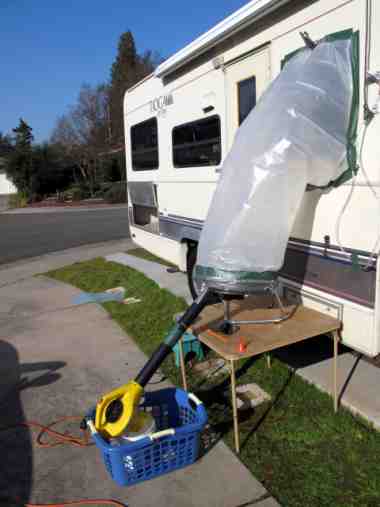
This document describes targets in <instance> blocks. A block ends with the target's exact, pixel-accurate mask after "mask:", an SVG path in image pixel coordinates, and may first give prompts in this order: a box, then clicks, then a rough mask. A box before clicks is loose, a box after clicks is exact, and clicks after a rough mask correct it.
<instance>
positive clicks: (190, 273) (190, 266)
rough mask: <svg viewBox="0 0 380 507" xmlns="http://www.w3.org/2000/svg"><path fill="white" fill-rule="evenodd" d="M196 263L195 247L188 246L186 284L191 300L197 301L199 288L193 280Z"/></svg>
mask: <svg viewBox="0 0 380 507" xmlns="http://www.w3.org/2000/svg"><path fill="white" fill-rule="evenodd" d="M196 261H197V247H196V246H189V249H188V251H187V263H186V271H187V283H188V284H189V289H190V292H191V295H192V297H193V299H197V297H198V295H199V287H198V286H197V284H196V282H195V280H194V268H195V263H196Z"/></svg>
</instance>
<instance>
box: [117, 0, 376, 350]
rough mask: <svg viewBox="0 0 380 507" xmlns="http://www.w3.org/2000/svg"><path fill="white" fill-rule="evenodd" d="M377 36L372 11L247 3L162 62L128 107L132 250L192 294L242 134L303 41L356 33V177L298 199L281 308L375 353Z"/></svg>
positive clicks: (334, 1)
mask: <svg viewBox="0 0 380 507" xmlns="http://www.w3.org/2000/svg"><path fill="white" fill-rule="evenodd" d="M379 27H380V2H379V1H376V0H292V1H289V0H288V1H286V0H254V1H251V2H249V3H248V4H247V5H246V6H245V7H243V8H241V9H240V10H238V11H237V12H235V13H234V14H232V15H231V16H229V17H228V18H226V19H225V20H224V21H222V22H221V23H219V24H218V25H217V26H215V27H214V28H212V29H211V30H210V31H208V32H207V33H205V34H204V35H202V36H200V37H199V38H198V39H196V40H195V41H194V42H192V43H191V44H189V45H188V46H186V47H185V48H183V49H182V50H181V51H179V52H177V53H176V54H174V55H173V56H172V57H170V58H169V59H168V60H166V61H164V62H163V63H162V64H161V65H159V67H158V68H157V69H156V71H155V73H154V74H152V75H151V76H149V77H147V78H146V79H145V80H143V81H142V82H140V83H138V84H137V85H136V86H134V87H133V88H131V89H130V90H128V91H127V93H126V94H125V101H124V117H125V141H126V153H127V179H128V192H129V219H130V229H131V234H132V238H133V241H134V242H135V243H136V244H138V245H140V246H141V247H143V248H145V249H147V250H149V251H151V252H153V253H155V254H156V255H159V256H160V257H163V258H165V259H167V260H169V261H171V262H173V263H175V264H177V265H178V266H179V268H180V269H181V270H182V271H187V273H188V276H189V283H190V287H191V290H192V292H193V294H194V293H196V290H197V288H196V286H195V284H194V283H192V271H193V267H194V263H195V260H196V249H197V242H198V239H199V236H200V232H201V229H202V224H203V222H204V220H205V217H206V214H207V210H208V207H209V204H210V200H211V197H212V195H213V192H214V189H215V186H216V184H217V182H218V176H219V172H220V167H221V163H222V161H223V159H224V157H225V156H226V153H227V152H228V150H229V149H230V147H231V144H232V142H233V139H234V135H235V132H236V130H237V128H238V127H239V125H240V123H241V122H242V121H243V120H244V119H245V117H246V116H247V114H248V113H249V111H250V110H251V109H252V108H253V107H255V104H256V101H257V100H258V99H259V97H260V95H261V94H262V92H263V91H264V90H265V88H266V87H267V86H268V84H269V83H270V81H271V80H272V79H273V78H274V77H275V76H276V75H277V74H278V73H279V72H280V71H281V66H282V62H283V61H284V59H286V58H287V57H289V55H290V54H291V53H292V52H294V51H295V50H297V49H298V48H300V47H302V46H303V41H302V39H301V37H300V32H301V31H302V32H304V31H306V32H308V34H309V36H310V37H311V38H312V39H314V40H318V39H320V38H322V37H324V36H326V35H329V34H332V33H336V32H339V31H344V30H347V29H352V30H354V31H355V32H356V31H357V32H358V33H359V62H358V63H359V65H360V82H358V85H359V86H360V108H359V111H360V116H359V129H358V130H359V135H358V150H359V151H360V152H361V157H359V160H360V167H359V171H358V174H357V177H356V178H355V179H353V178H351V180H349V181H346V182H345V183H343V184H341V185H340V186H338V187H336V188H329V189H327V190H320V189H315V190H310V191H308V192H306V193H305V196H304V200H303V203H302V206H301V210H300V212H299V213H298V216H297V220H296V224H295V226H294V229H293V232H292V236H291V238H290V241H289V245H288V249H287V253H286V259H285V264H284V267H283V269H282V272H281V275H282V276H281V284H282V287H283V291H284V293H286V296H287V297H288V298H289V299H294V300H300V299H301V300H302V302H303V303H304V304H305V305H307V306H309V307H312V308H315V309H317V310H319V311H321V312H325V313H328V314H329V315H333V316H336V317H338V318H340V319H342V321H343V331H342V339H343V342H344V343H345V344H346V345H348V346H350V347H352V348H354V349H356V350H358V351H361V352H363V353H365V354H367V355H370V356H374V355H377V354H379V353H380V284H379V273H380V269H379V267H380V266H379V260H378V257H377V255H376V251H377V250H378V248H379V246H380V245H379V244H377V240H378V238H379V233H380V228H379V225H380V220H379V196H380V188H379V187H380V123H379V121H380V120H379V118H378V117H377V116H376V115H375V114H374V115H373V116H374V117H373V119H372V120H371V121H367V122H365V118H368V116H369V115H370V116H372V114H371V111H372V110H373V112H374V113H375V112H376V106H377V105H379V104H380V102H379V99H378V97H379V90H380V88H379V83H378V82H377V81H376V80H379V78H380V75H379V74H376V72H377V71H379V70H380V31H379ZM177 29H180V27H176V30H177ZM369 72H370V73H371V76H372V77H370V79H368V77H367V76H368V75H369V74H368V73H369ZM364 110H366V113H365V114H364ZM273 128H276V126H275V125H274V126H273ZM254 135H255V133H254V132H252V136H254ZM273 207H274V208H275V207H276V203H275V202H273Z"/></svg>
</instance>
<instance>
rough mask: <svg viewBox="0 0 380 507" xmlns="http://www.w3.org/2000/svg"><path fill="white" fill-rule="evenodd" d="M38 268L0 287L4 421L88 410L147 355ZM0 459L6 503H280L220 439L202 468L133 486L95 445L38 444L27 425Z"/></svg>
mask: <svg viewBox="0 0 380 507" xmlns="http://www.w3.org/2000/svg"><path fill="white" fill-rule="evenodd" d="M66 255H67V254H66ZM45 259H46V262H45V265H46V269H49V267H50V265H49V258H48V256H45ZM52 262H54V263H55V264H57V255H55V256H54V257H53V258H52ZM32 271H33V268H31V269H30V270H29V272H28V270H27V269H26V267H25V266H24V274H25V276H23V277H22V279H20V278H17V276H15V278H14V280H13V281H12V280H11V279H10V278H9V277H10V275H9V272H8V282H7V283H6V284H4V285H3V286H2V287H0V407H1V412H0V413H1V416H0V417H1V423H0V424H1V426H5V425H9V424H15V423H20V422H24V421H30V420H36V421H39V422H41V423H49V422H52V421H54V420H56V419H57V418H59V417H61V416H68V415H82V414H83V413H84V412H85V411H86V410H87V409H88V408H89V407H91V406H92V405H93V404H94V403H95V402H96V400H97V399H98V397H99V395H100V394H101V393H103V392H105V391H108V390H109V389H112V388H113V387H116V386H118V385H120V383H124V382H125V381H126V380H128V379H130V378H133V377H134V375H135V374H136V373H137V371H138V370H139V368H140V367H141V366H142V365H143V364H144V361H145V360H146V358H145V356H144V355H143V354H142V353H141V351H140V350H139V349H138V348H137V347H136V345H135V344H134V343H133V342H132V340H131V339H129V338H128V336H126V335H125V333H124V332H123V331H122V330H121V329H120V328H119V326H118V325H117V324H116V323H115V322H113V321H112V320H111V319H110V317H109V316H108V314H107V313H106V312H105V311H104V310H103V309H102V308H101V307H99V306H97V305H94V304H90V305H81V306H73V305H72V300H73V298H74V296H76V295H77V294H78V293H79V291H78V290H76V289H75V288H73V287H71V286H67V285H64V284H61V283H58V282H56V281H52V280H50V279H47V278H45V277H33V276H31V275H32V274H33V273H32ZM1 273H2V271H0V278H1ZM159 387H160V386H159ZM69 429H70V430H72V429H73V426H70V427H69ZM74 429H75V427H74ZM0 455H1V457H2V459H1V461H0V469H1V470H0V505H7V506H9V507H10V506H11V505H12V503H11V500H10V499H11V498H15V497H18V498H19V499H20V500H19V503H15V504H14V505H23V504H24V503H25V502H28V501H30V502H35V503H49V502H58V501H63V500H74V499H83V498H99V497H101V498H115V499H119V500H121V501H124V502H125V503H126V504H128V505H129V506H136V507H143V506H144V507H145V506H148V505H155V506H159V507H160V506H162V507H171V506H173V507H178V506H184V507H190V506H191V507H195V506H197V507H199V506H210V507H211V506H215V507H242V506H246V507H248V506H251V505H254V506H257V507H264V506H265V507H274V506H275V505H278V504H277V503H276V502H275V501H274V500H273V499H272V498H271V497H270V495H268V494H267V492H266V490H265V489H264V488H263V486H262V485H261V484H260V483H259V482H258V481H256V480H255V479H254V477H253V476H252V475H251V474H250V473H249V472H248V470H247V469H246V468H245V467H244V466H243V465H242V463H241V462H240V461H239V460H238V459H237V458H236V457H235V455H234V454H233V453H232V452H231V451H230V450H229V449H228V448H227V447H226V446H225V445H224V443H222V442H220V443H218V444H217V445H216V446H215V447H214V448H213V449H212V450H211V451H210V452H209V453H208V454H207V455H206V456H205V457H204V458H202V459H201V460H200V461H199V462H198V463H197V464H195V465H193V466H191V467H188V468H185V469H183V470H180V471H177V472H175V473H172V474H169V475H166V476H162V477H160V478H158V479H154V480H152V481H148V482H145V483H142V484H139V485H136V486H133V487H130V488H120V487H119V486H117V485H116V484H115V483H113V481H112V480H111V479H110V478H109V477H108V475H107V473H106V471H105V468H104V466H103V463H102V461H101V458H100V456H99V454H98V451H97V449H96V448H95V447H89V448H84V449H82V448H75V447H70V446H58V447H55V448H52V449H43V448H37V447H36V446H35V444H34V437H33V436H32V434H31V432H30V430H29V429H27V428H18V429H17V430H15V429H12V430H9V431H6V432H4V431H3V432H0ZM2 499H4V502H5V503H4V504H2V503H1V502H2ZM94 505H97V504H94ZM99 505H100V504H99Z"/></svg>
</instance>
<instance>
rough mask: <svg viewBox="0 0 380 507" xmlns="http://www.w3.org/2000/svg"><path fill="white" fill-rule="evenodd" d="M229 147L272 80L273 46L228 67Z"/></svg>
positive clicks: (236, 61)
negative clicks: (270, 54)
mask: <svg viewBox="0 0 380 507" xmlns="http://www.w3.org/2000/svg"><path fill="white" fill-rule="evenodd" d="M225 75H226V93H227V150H229V149H230V148H231V145H232V142H233V139H234V136H235V133H236V130H237V129H238V127H239V126H240V125H241V123H243V121H244V120H245V118H246V117H247V115H248V113H249V112H250V111H251V109H252V108H253V107H255V105H256V102H257V100H258V99H259V97H260V95H261V94H262V93H263V91H264V90H265V89H266V87H267V86H268V84H269V82H270V79H271V72H270V59H269V46H266V47H265V48H263V49H261V50H259V51H256V52H254V53H250V54H249V55H247V56H243V57H242V58H240V59H238V60H235V61H234V62H232V63H231V64H229V65H227V66H226V74H225Z"/></svg>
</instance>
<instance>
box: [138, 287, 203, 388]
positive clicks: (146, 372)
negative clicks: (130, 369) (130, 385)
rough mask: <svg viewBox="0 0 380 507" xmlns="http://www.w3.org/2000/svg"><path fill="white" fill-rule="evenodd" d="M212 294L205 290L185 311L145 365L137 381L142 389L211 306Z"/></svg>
mask: <svg viewBox="0 0 380 507" xmlns="http://www.w3.org/2000/svg"><path fill="white" fill-rule="evenodd" d="M211 294H212V293H211V292H210V291H209V290H208V289H205V290H204V291H203V292H202V293H201V294H200V296H199V297H198V298H197V299H196V300H195V301H194V302H193V303H192V304H191V305H190V306H189V308H188V309H187V310H186V311H185V313H184V314H183V315H182V317H181V318H180V319H179V321H178V322H177V323H176V324H175V326H174V327H173V328H172V329H171V331H170V332H169V334H168V335H167V336H166V338H165V340H164V341H163V342H162V343H161V344H160V345H159V346H158V348H157V349H156V350H155V351H154V352H153V354H152V355H151V357H150V359H149V360H148V361H147V363H145V365H144V367H143V368H142V370H141V371H140V372H139V374H138V375H137V377H136V379H135V381H136V382H137V383H138V384H139V385H140V386H141V387H145V386H146V385H147V383H148V382H149V380H150V379H151V378H152V377H153V375H154V374H155V373H156V371H157V370H158V368H159V367H160V366H161V364H162V363H163V361H164V360H165V359H166V357H167V356H168V355H169V354H170V352H171V351H172V349H173V347H174V345H175V344H176V343H177V342H178V340H179V339H180V338H181V336H182V335H183V333H184V332H185V331H186V329H187V328H188V327H189V326H190V325H191V324H192V323H193V322H194V321H195V319H196V318H197V317H198V315H199V314H200V313H201V311H202V310H203V308H204V307H205V306H207V304H209V302H210V300H211V298H210V296H211Z"/></svg>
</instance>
